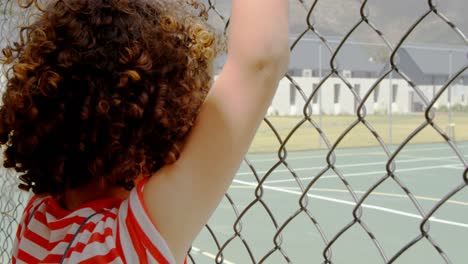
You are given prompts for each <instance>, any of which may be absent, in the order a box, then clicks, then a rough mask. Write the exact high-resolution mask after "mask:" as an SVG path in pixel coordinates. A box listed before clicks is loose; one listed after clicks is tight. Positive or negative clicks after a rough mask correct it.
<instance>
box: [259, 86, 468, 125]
mask: <svg viewBox="0 0 468 264" xmlns="http://www.w3.org/2000/svg"><path fill="white" fill-rule="evenodd" d="M293 79H294V81H295V82H296V83H297V84H298V86H299V87H300V91H302V92H303V93H304V96H305V97H304V96H303V95H302V94H301V93H300V91H299V90H297V89H296V88H295V87H294V86H293V85H291V82H290V81H289V80H288V79H286V78H284V79H282V80H281V82H280V83H279V88H278V92H277V94H276V96H275V98H274V99H273V102H272V104H271V107H270V109H269V112H268V113H269V114H270V115H281V116H288V115H292V116H294V115H302V114H303V112H304V106H305V105H306V101H308V100H309V97H310V96H311V95H312V90H313V87H314V84H315V85H318V83H319V82H320V80H321V79H320V78H316V77H293ZM347 79H348V81H349V84H350V85H351V86H352V88H353V89H355V91H356V92H357V90H356V85H358V86H359V87H360V88H359V96H360V97H361V99H364V97H366V96H368V98H367V100H366V102H365V107H366V111H367V113H368V114H377V113H380V114H385V113H388V112H389V111H390V102H392V103H391V111H392V112H393V113H399V114H405V113H411V112H420V111H423V109H424V106H425V103H424V101H423V100H422V99H421V98H420V96H419V95H418V94H417V93H416V92H415V90H414V89H413V88H411V87H410V86H409V85H408V83H407V82H406V81H404V80H402V79H392V80H390V79H384V80H382V82H381V83H380V84H379V86H378V87H379V88H377V89H378V92H377V94H376V95H375V90H374V92H371V93H370V94H368V93H369V90H370V89H371V87H372V86H373V85H374V84H375V82H376V80H377V79H367V78H347ZM335 87H337V88H335ZM441 87H442V86H440V85H434V86H433V85H427V86H418V88H419V90H420V91H421V93H422V94H423V95H424V96H425V97H426V98H427V100H432V98H433V97H434V95H435V94H437V92H438V91H439V89H440V88H441ZM294 89H296V91H295V92H294V91H293V90H294ZM451 89H452V105H455V104H462V105H467V104H468V103H467V101H468V100H467V99H468V98H466V97H467V96H468V86H467V85H463V84H456V85H453V86H452V88H451ZM337 90H339V92H338V93H339V95H337V96H335V92H336V91H337ZM394 92H396V93H395V94H393V93H394ZM367 94H368V95H367ZM315 96H317V98H316V99H315V100H314V99H312V100H310V107H309V108H308V110H307V111H312V113H313V114H318V113H319V110H320V109H321V112H322V113H323V114H326V115H341V114H355V113H356V109H355V99H354V96H353V94H352V93H351V91H350V89H349V87H348V86H347V84H345V83H344V82H343V81H342V80H340V79H339V78H335V77H334V78H329V79H328V80H326V81H325V82H324V83H323V84H322V86H321V88H320V89H319V92H317V93H316V95H314V97H315ZM447 105H448V92H447V91H445V92H444V93H443V94H442V96H441V97H440V98H439V99H438V100H437V102H436V104H435V107H440V106H447Z"/></svg>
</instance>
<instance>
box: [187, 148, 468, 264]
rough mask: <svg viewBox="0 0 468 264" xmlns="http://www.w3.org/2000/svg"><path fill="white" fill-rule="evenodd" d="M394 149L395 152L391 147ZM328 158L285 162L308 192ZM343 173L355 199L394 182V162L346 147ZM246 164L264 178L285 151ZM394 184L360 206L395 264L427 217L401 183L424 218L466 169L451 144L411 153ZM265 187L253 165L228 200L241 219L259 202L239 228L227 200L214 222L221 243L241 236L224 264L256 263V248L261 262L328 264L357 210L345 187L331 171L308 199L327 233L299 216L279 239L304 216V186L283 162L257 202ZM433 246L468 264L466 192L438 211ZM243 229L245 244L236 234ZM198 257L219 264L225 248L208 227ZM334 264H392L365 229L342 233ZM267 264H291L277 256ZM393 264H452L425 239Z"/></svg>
mask: <svg viewBox="0 0 468 264" xmlns="http://www.w3.org/2000/svg"><path fill="white" fill-rule="evenodd" d="M457 146H458V149H459V150H460V152H461V153H462V156H463V157H464V158H465V159H467V158H468V142H462V143H458V144H457ZM392 150H393V149H392ZM326 154H327V152H326V151H325V150H317V151H300V152H289V153H288V156H287V158H286V159H285V163H287V165H288V166H289V167H290V168H291V169H292V171H294V172H295V174H296V175H297V177H298V179H299V181H300V183H301V184H302V185H303V187H304V188H306V186H307V185H308V184H309V183H310V182H311V181H312V180H313V179H314V178H315V177H316V176H317V175H318V174H319V173H320V172H321V171H322V170H324V169H326V168H327V167H328V165H327V163H326ZM335 154H336V163H335V168H336V169H337V171H339V172H340V173H341V174H342V175H343V176H344V178H345V179H346V181H347V182H348V183H349V186H350V188H351V189H352V190H353V192H354V194H355V196H356V199H360V198H361V197H362V196H363V195H364V194H365V192H366V191H367V190H368V189H369V188H370V187H371V186H372V185H374V184H375V183H376V182H377V181H379V180H380V179H381V178H382V177H384V176H385V175H386V169H385V167H386V163H387V161H388V157H387V156H386V155H385V153H384V151H383V150H382V149H381V148H378V147H368V148H346V149H342V150H337V151H336V152H335ZM248 160H249V161H250V163H251V164H252V165H253V167H254V168H255V171H256V173H257V174H258V176H259V177H260V178H262V177H263V176H265V174H266V173H267V171H268V170H269V169H270V168H272V167H273V166H274V165H275V164H276V163H278V162H279V158H278V155H277V153H262V154H251V155H248ZM395 164H396V170H395V175H396V177H397V178H396V179H392V178H388V179H386V180H385V181H384V182H383V183H382V184H381V185H380V186H379V187H377V188H376V189H375V190H374V191H373V192H372V194H370V195H369V196H368V197H367V198H366V199H365V201H364V203H363V204H362V217H361V218H360V219H361V223H363V225H364V226H366V227H367V228H368V230H369V231H371V232H372V234H373V235H374V236H375V237H376V239H377V241H378V243H379V246H381V248H382V250H383V252H384V254H385V255H386V258H387V259H391V258H392V257H393V256H394V255H395V254H396V253H397V252H398V251H399V250H400V249H401V248H402V247H404V246H405V245H406V244H408V243H409V242H411V241H412V240H413V239H415V238H417V237H418V236H419V235H420V234H421V231H420V225H421V222H422V220H421V216H420V213H419V212H418V210H417V208H416V206H415V205H414V204H413V203H412V202H411V200H410V198H409V196H408V195H407V194H406V193H405V191H404V190H403V188H402V187H401V186H399V185H398V184H397V181H399V182H400V183H401V185H404V186H405V187H406V188H407V189H408V190H409V192H410V193H411V194H412V195H413V197H414V198H415V199H416V200H417V203H418V204H419V205H420V206H421V208H422V210H423V211H424V212H425V213H427V212H429V211H430V210H431V209H432V208H433V207H434V206H435V205H436V204H437V203H438V201H439V200H440V199H442V198H443V197H444V196H445V195H447V194H448V193H450V192H451V191H452V190H453V189H454V188H455V187H457V186H460V185H462V184H464V181H463V174H464V173H465V171H466V170H467V168H466V167H465V166H464V165H463V163H462V162H461V161H460V159H459V158H458V157H457V155H456V154H455V152H454V151H453V150H452V149H451V148H450V147H449V146H448V144H446V143H436V144H416V145H409V146H407V147H406V148H405V149H403V150H402V151H401V153H400V154H399V155H398V156H397V158H396V159H395ZM257 185H258V183H257V181H256V179H255V177H254V176H253V173H252V170H251V169H250V168H249V166H248V165H247V163H246V162H244V163H243V164H242V166H241V168H240V169H239V172H238V174H237V176H236V178H235V180H234V182H233V184H232V186H231V188H230V189H229V195H230V197H231V198H232V201H233V202H234V204H235V208H236V210H237V211H238V214H241V213H242V212H243V210H244V209H245V208H246V207H247V206H248V205H249V204H251V203H253V206H252V207H250V209H249V210H248V211H247V212H246V213H245V214H243V216H242V217H241V219H240V221H239V222H237V227H236V228H235V227H234V222H235V219H236V213H235V212H234V209H233V206H232V205H231V203H229V201H228V200H227V199H224V200H223V202H222V203H221V205H220V206H219V208H218V209H217V211H216V212H215V214H214V216H213V217H212V218H211V220H210V222H209V224H210V227H211V228H212V230H213V232H214V234H215V235H216V237H217V239H218V242H219V244H220V245H221V246H222V245H223V244H225V242H226V241H227V240H228V239H230V238H232V237H235V238H234V239H233V240H232V241H231V242H230V243H228V244H227V246H226V247H225V248H224V250H223V253H224V254H223V256H224V260H225V261H224V263H228V264H231V263H236V264H239V263H240V264H244V263H252V260H251V257H250V254H249V250H250V252H251V254H252V256H253V258H254V259H255V261H256V262H260V260H261V259H262V258H263V257H264V256H265V255H267V254H268V252H270V251H271V250H274V249H275V242H274V241H276V243H277V244H279V245H281V249H282V250H283V252H285V253H286V254H287V256H288V257H289V258H290V261H291V262H292V263H323V262H324V257H323V251H324V248H325V242H324V240H323V239H322V237H321V235H320V232H319V231H318V230H322V232H323V234H324V236H325V237H326V239H327V240H328V241H330V240H332V239H333V237H334V236H335V235H336V234H337V233H338V232H339V231H340V230H341V229H343V228H344V227H345V226H346V225H347V224H349V223H351V222H352V221H353V209H354V207H355V202H354V199H353V196H352V195H351V194H350V192H349V191H348V189H347V188H346V185H345V184H344V183H343V180H341V179H340V178H339V177H337V174H336V173H335V172H333V170H331V169H328V170H327V171H326V172H325V173H324V174H323V176H321V177H320V179H318V180H317V181H316V182H315V183H314V184H313V186H312V188H311V189H310V190H309V191H308V192H307V198H306V199H307V201H305V202H304V203H303V205H304V206H305V207H306V208H307V210H308V212H309V213H310V215H311V217H312V218H313V219H314V220H316V221H317V222H318V225H319V229H318V228H317V226H316V225H314V223H313V221H312V220H311V218H309V217H308V216H307V214H306V213H305V212H301V213H299V214H298V215H297V216H296V217H295V218H293V220H292V221H290V222H289V224H287V225H286V227H285V228H284V229H283V230H282V232H281V234H282V236H281V237H277V238H276V240H275V238H274V237H275V234H276V233H277V232H276V230H277V228H275V224H274V221H273V220H272V219H271V217H270V216H269V214H268V212H267V210H265V207H264V206H263V205H262V202H261V201H263V202H264V205H265V206H266V207H267V208H268V209H269V210H270V212H271V214H272V215H273V217H274V219H275V221H276V224H277V225H278V226H282V225H283V224H285V222H286V221H287V220H288V219H290V218H291V217H292V216H293V215H294V213H295V212H297V211H298V210H299V208H300V204H299V199H300V197H301V195H302V191H301V188H300V187H299V185H298V183H297V181H296V180H295V179H294V177H293V176H292V173H291V172H290V171H289V170H288V169H287V168H286V166H285V165H284V164H280V165H279V166H278V167H277V168H276V169H275V170H274V171H273V172H272V173H271V174H270V175H269V176H268V177H267V179H266V180H265V182H264V183H263V191H260V190H258V191H257V194H258V196H259V197H261V201H257V202H255V201H256V196H255V189H256V188H257ZM429 223H430V227H429V233H428V234H429V239H431V240H433V241H435V242H436V243H437V244H438V246H440V248H441V250H442V251H443V254H446V256H448V258H449V259H450V261H451V262H452V263H460V264H462V263H467V259H468V250H467V242H468V187H466V188H464V189H462V190H461V191H460V192H458V193H457V194H456V195H455V196H453V197H452V198H451V199H450V200H448V201H447V202H445V203H444V205H443V206H441V207H440V208H439V210H437V211H436V213H435V214H434V215H433V217H432V218H431V220H430V221H429ZM235 229H236V230H238V231H239V233H240V234H241V236H242V238H243V239H244V242H245V243H246V244H247V246H246V245H245V244H244V243H243V241H242V240H241V239H240V238H239V237H238V236H235ZM193 246H194V248H193V250H192V254H191V255H192V257H193V258H194V259H195V260H196V261H197V263H214V260H213V259H214V258H215V257H216V255H217V252H218V248H217V246H216V244H215V242H214V240H213V238H212V236H211V235H210V233H209V231H208V229H205V230H203V231H202V233H201V234H200V236H199V237H198V238H197V240H196V241H195V243H194V244H193ZM331 260H332V263H334V264H354V263H364V264H365V263H369V264H374V263H384V260H383V258H382V257H381V255H380V254H379V251H378V249H377V246H376V245H375V244H374V243H373V241H372V240H371V239H370V236H369V235H368V234H367V233H366V231H365V230H364V229H363V228H362V226H361V225H360V224H359V223H355V224H354V225H353V226H352V227H350V228H349V229H348V230H347V231H346V232H344V233H343V234H342V235H341V236H340V237H339V238H338V239H337V240H336V241H335V242H334V243H333V245H332V246H331ZM263 263H287V261H286V259H285V258H284V257H283V255H282V254H280V252H279V250H276V251H274V253H273V254H272V255H271V256H269V257H268V258H266V259H265V260H264V262H263ZM393 263H408V264H410V263H411V264H414V263H425V264H432V263H434V264H435V263H447V262H446V261H445V260H444V258H443V257H442V254H440V253H438V251H437V250H436V249H435V247H434V246H433V245H432V244H431V243H429V240H428V239H426V238H423V239H422V240H421V241H419V242H418V243H416V244H415V245H414V246H412V247H411V248H410V249H408V250H407V251H405V252H404V253H403V254H402V255H401V256H400V257H399V258H398V259H397V260H396V261H395V262H393Z"/></svg>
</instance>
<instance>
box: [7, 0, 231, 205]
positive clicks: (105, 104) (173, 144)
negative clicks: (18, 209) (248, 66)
mask: <svg viewBox="0 0 468 264" xmlns="http://www.w3.org/2000/svg"><path fill="white" fill-rule="evenodd" d="M19 2H22V3H23V6H22V7H23V8H32V7H34V6H36V7H38V6H39V3H40V2H43V1H40V0H29V1H26V3H24V2H25V0H22V1H19ZM36 13H37V14H36V16H37V17H36V18H34V21H33V22H32V23H30V24H29V25H26V26H23V27H21V28H20V34H19V39H18V40H17V42H15V43H13V44H10V45H8V46H7V47H6V48H4V49H3V50H2V52H3V57H2V61H1V63H2V64H3V66H4V67H5V68H7V69H8V70H7V71H5V77H6V80H7V82H6V89H5V92H4V94H3V105H2V106H1V108H0V144H1V145H2V146H3V147H4V149H5V152H4V166H5V167H6V168H13V169H15V170H16V171H17V172H20V173H21V176H20V179H21V181H22V184H21V185H20V188H22V189H27V190H30V189H32V191H33V192H34V193H36V194H47V195H53V196H60V195H62V194H63V193H64V191H65V190H67V189H76V188H79V187H82V186H85V185H87V184H92V183H94V182H104V183H106V184H108V186H122V187H124V188H126V189H128V190H129V189H131V188H132V187H133V186H134V180H135V178H136V177H137V176H138V175H140V174H143V175H145V176H149V175H151V174H152V173H154V172H155V171H157V170H158V169H159V168H161V167H162V166H163V165H165V164H170V163H173V162H175V161H176V160H177V159H178V156H179V153H180V150H181V147H182V145H183V142H184V140H185V138H186V135H187V133H188V132H189V130H190V128H191V127H192V125H193V122H194V118H195V117H196V115H197V113H198V111H199V108H200V106H201V104H202V102H203V100H204V98H205V96H206V94H207V92H208V90H209V87H210V86H211V83H212V77H213V70H212V63H213V59H214V57H215V56H216V54H217V53H218V52H219V51H220V47H221V46H222V45H220V41H219V38H218V34H217V33H216V32H215V30H214V29H212V28H211V27H210V26H209V25H208V24H207V16H206V12H205V11H204V6H203V5H202V4H200V3H199V2H198V1H195V0H166V1H161V0H159V1H158V0H154V1H150V0H131V1H129V0H53V1H48V4H47V6H45V7H44V8H39V11H38V12H36Z"/></svg>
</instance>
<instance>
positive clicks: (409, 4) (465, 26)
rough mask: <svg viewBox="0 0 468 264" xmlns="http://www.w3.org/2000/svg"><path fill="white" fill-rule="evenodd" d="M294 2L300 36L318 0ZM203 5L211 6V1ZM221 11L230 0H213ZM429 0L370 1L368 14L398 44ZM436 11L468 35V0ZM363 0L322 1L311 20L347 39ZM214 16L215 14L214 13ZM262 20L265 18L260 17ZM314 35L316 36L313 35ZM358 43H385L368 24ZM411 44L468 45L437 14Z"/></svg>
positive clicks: (294, 28)
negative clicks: (310, 11)
mask: <svg viewBox="0 0 468 264" xmlns="http://www.w3.org/2000/svg"><path fill="white" fill-rule="evenodd" d="M289 1H290V7H291V8H290V32H291V35H297V34H300V33H301V32H303V31H304V30H305V29H307V24H306V21H307V14H308V11H309V10H310V9H311V7H312V5H313V4H314V3H315V2H316V1H315V0H303V1H302V3H301V1H299V0H289ZM203 2H205V3H208V0H204V1H203ZM211 2H212V3H215V6H216V8H217V10H218V11H219V12H220V13H221V14H222V15H224V16H225V17H228V14H229V10H230V2H231V1H230V0H211ZM428 2H429V0H368V1H367V2H366V5H365V6H366V14H367V16H368V18H369V20H370V21H371V23H372V24H373V25H374V26H375V27H377V28H378V29H379V30H380V31H382V32H383V33H384V35H385V37H386V38H387V39H388V40H389V41H390V42H391V43H392V44H396V43H397V42H398V41H399V40H400V39H401V38H402V37H403V36H404V34H405V31H406V30H408V29H409V28H410V27H411V25H412V24H413V23H414V22H416V20H417V19H419V18H420V17H422V16H423V15H424V14H425V13H427V12H428V11H429V10H430V6H429V4H428ZM433 3H434V4H435V5H436V10H437V12H438V13H439V14H443V15H444V16H445V17H447V18H448V19H449V20H450V21H451V22H453V23H454V24H455V25H456V26H457V27H458V28H459V30H460V31H461V32H463V34H464V35H465V38H466V36H468V19H467V18H466V14H468V1H467V0H440V1H436V0H434V1H433ZM361 6H362V1H360V0H318V1H317V3H315V6H314V8H313V11H312V16H311V19H310V20H309V21H310V22H311V23H312V24H313V25H314V27H315V28H316V29H317V31H318V32H320V34H322V35H324V36H333V37H335V38H337V39H340V38H343V37H344V36H345V35H346V33H347V32H349V30H350V29H351V28H352V27H353V26H354V25H355V24H356V23H357V22H358V21H360V20H361V16H360V8H361ZM212 14H214V13H213V12H212ZM259 19H261V18H259ZM211 21H212V23H213V24H214V25H215V26H216V27H218V28H222V27H223V24H222V21H220V19H218V18H216V16H213V18H212V20H211ZM311 36H314V35H313V34H312V35H311ZM351 39H353V40H355V41H365V42H381V39H380V38H379V37H378V35H377V34H376V33H375V32H374V31H373V30H371V28H370V27H369V26H367V25H366V24H362V25H361V26H360V27H359V28H358V29H357V30H356V31H355V33H353V35H352V36H351ZM407 41H408V42H411V43H426V44H442V45H444V44H450V45H461V46H467V45H468V44H467V43H466V42H465V41H464V40H463V39H462V38H460V37H459V36H458V35H457V34H456V33H455V31H454V30H452V28H450V26H449V25H448V24H447V23H445V22H444V21H443V20H442V19H441V18H440V17H438V16H437V15H436V14H435V13H434V12H432V13H431V14H429V15H428V16H427V17H426V18H425V19H424V20H423V21H422V22H421V23H420V24H419V26H417V27H416V29H415V30H414V31H413V32H412V33H411V34H410V35H409V37H408V40H407Z"/></svg>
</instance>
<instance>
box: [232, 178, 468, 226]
mask: <svg viewBox="0 0 468 264" xmlns="http://www.w3.org/2000/svg"><path fill="white" fill-rule="evenodd" d="M234 182H235V183H239V184H244V185H255V183H250V182H246V181H241V180H234ZM263 189H268V190H273V191H278V192H283V193H289V194H295V195H299V196H301V195H302V193H301V192H298V191H291V190H286V189H283V188H279V187H272V186H267V185H263ZM307 196H308V197H310V198H314V199H318V200H324V201H328V202H334V203H339V204H346V205H351V206H356V203H355V202H350V201H346V200H341V199H335V198H331V197H326V196H322V195H316V194H310V193H308V194H307ZM361 206H362V207H363V208H369V209H374V210H377V211H382V212H387V213H391V214H396V215H401V216H406V217H410V218H416V219H422V217H421V216H420V215H417V214H412V213H407V212H403V211H399V210H394V209H390V208H386V207H382V206H377V205H370V204H365V203H363V204H361ZM429 221H430V222H435V223H440V224H446V225H452V226H458V227H463V228H467V229H468V224H465V223H459V222H454V221H449V220H444V219H439V218H437V217H431V218H429Z"/></svg>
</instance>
